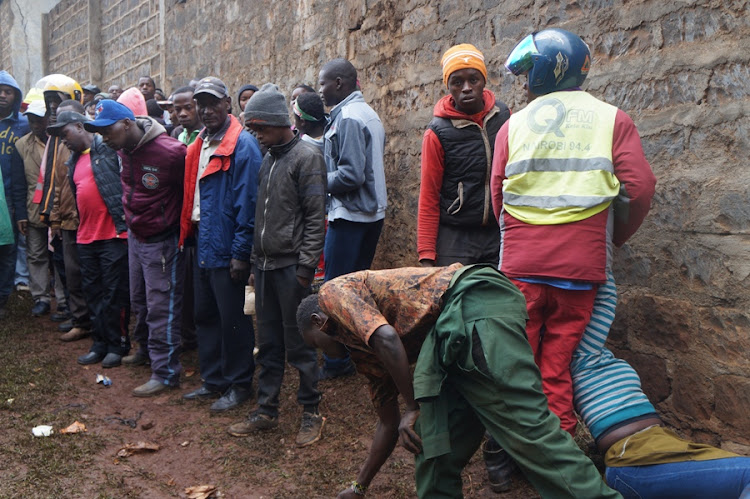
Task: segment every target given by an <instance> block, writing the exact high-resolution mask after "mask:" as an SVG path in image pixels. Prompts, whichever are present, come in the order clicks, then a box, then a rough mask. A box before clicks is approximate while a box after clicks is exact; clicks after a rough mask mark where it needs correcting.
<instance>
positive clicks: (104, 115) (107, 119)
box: [84, 99, 135, 132]
mask: <svg viewBox="0 0 750 499" xmlns="http://www.w3.org/2000/svg"><path fill="white" fill-rule="evenodd" d="M126 119H127V120H131V121H135V115H134V114H133V111H131V110H130V109H128V107H127V106H124V105H122V104H120V103H119V102H117V101H113V100H110V99H104V100H102V101H99V103H98V104H97V105H96V117H95V118H94V121H89V122H88V123H86V124H84V128H85V129H86V130H87V131H89V132H96V131H97V130H98V129H99V128H104V127H108V126H110V125H114V124H115V123H117V122H118V121H120V120H126Z"/></svg>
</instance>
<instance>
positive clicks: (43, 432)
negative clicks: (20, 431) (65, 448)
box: [31, 424, 54, 437]
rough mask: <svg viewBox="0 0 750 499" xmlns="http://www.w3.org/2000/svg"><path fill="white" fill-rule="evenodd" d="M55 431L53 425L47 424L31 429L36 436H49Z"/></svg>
mask: <svg viewBox="0 0 750 499" xmlns="http://www.w3.org/2000/svg"><path fill="white" fill-rule="evenodd" d="M53 433H54V431H52V427H51V426H49V425H46V424H43V425H39V426H35V427H33V428H32V429H31V434H32V435H34V436H35V437H49V436H50V435H52V434H53Z"/></svg>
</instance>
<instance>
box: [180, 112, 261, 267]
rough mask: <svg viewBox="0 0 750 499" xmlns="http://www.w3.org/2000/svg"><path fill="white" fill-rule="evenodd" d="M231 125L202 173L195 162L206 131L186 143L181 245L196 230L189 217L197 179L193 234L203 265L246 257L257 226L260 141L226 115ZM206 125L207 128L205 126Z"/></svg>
mask: <svg viewBox="0 0 750 499" xmlns="http://www.w3.org/2000/svg"><path fill="white" fill-rule="evenodd" d="M229 119H230V120H231V122H230V125H229V128H228V129H227V131H226V134H225V135H224V138H223V139H222V140H221V144H220V145H219V147H218V149H217V150H216V152H215V153H214V154H213V155H212V156H211V159H210V160H209V162H208V166H207V167H206V170H205V171H204V172H203V175H202V177H201V178H200V179H197V176H198V164H199V163H200V153H201V148H202V147H203V138H204V135H205V132H203V131H202V132H201V133H200V134H199V135H198V138H197V139H195V142H193V143H192V144H190V146H188V151H187V156H186V158H185V185H184V190H183V202H182V215H181V217H180V247H182V246H183V245H184V243H185V239H186V238H188V237H190V236H191V235H194V227H193V224H192V223H191V221H190V218H191V215H192V212H193V200H194V198H195V183H196V181H200V210H201V218H200V224H199V229H198V234H197V245H198V264H199V266H200V267H201V268H226V267H229V261H230V260H231V259H232V258H234V259H235V260H242V261H245V262H249V261H250V255H251V253H252V249H253V235H254V231H255V203H256V200H257V196H258V171H259V169H260V163H261V161H262V159H263V158H262V156H261V154H260V147H259V146H258V141H257V140H256V139H255V137H253V136H252V135H250V134H249V133H248V132H246V131H245V130H243V129H242V125H240V123H239V121H237V118H235V117H234V116H232V115H230V116H229ZM204 130H205V129H204Z"/></svg>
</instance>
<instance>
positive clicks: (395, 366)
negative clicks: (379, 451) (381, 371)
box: [370, 324, 422, 454]
mask: <svg viewBox="0 0 750 499" xmlns="http://www.w3.org/2000/svg"><path fill="white" fill-rule="evenodd" d="M370 347H371V348H372V349H373V351H374V352H375V355H377V356H378V359H380V361H381V362H382V363H383V364H384V365H385V368H386V370H387V371H388V373H389V374H390V375H391V378H393V382H394V383H395V384H396V388H398V391H399V393H400V394H401V396H402V397H403V398H404V403H405V404H406V411H405V412H404V415H403V417H402V418H401V424H400V425H399V429H398V431H399V434H400V441H401V445H403V446H404V447H405V448H406V450H408V451H409V452H412V453H414V454H417V453H419V452H420V451H421V448H422V440H421V439H420V438H419V436H418V435H417V434H416V432H415V431H414V423H415V422H416V420H417V418H418V417H419V404H417V402H416V401H415V400H414V384H413V382H412V377H411V372H410V371H409V359H408V357H407V355H406V350H405V349H404V344H403V343H402V342H401V338H400V337H399V336H398V333H397V332H396V330H395V329H393V326H391V325H388V324H386V325H383V326H380V327H379V328H378V329H376V330H375V332H374V333H373V334H372V336H370Z"/></svg>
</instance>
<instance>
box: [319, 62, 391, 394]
mask: <svg viewBox="0 0 750 499" xmlns="http://www.w3.org/2000/svg"><path fill="white" fill-rule="evenodd" d="M318 84H319V85H320V90H319V93H320V96H321V97H322V98H323V102H325V104H326V106H332V109H331V120H330V122H329V124H328V126H327V127H326V132H325V161H326V170H328V193H329V194H330V203H331V204H330V208H329V210H328V232H327V233H326V241H325V248H324V254H325V256H326V263H325V280H326V281H330V280H331V279H333V278H335V277H338V276H340V275H343V274H348V273H350V272H356V271H358V270H366V269H369V268H370V265H371V264H372V259H373V257H374V256H375V248H377V244H378V239H380V232H381V231H382V230H383V219H384V218H385V208H386V205H387V193H386V186H385V171H384V169H383V151H384V149H385V130H384V129H383V124H382V123H381V122H380V118H379V117H378V115H377V113H376V112H375V111H374V110H373V109H372V108H371V107H370V106H369V105H367V103H366V102H365V99H364V97H363V96H362V92H361V91H359V89H358V81H357V70H356V69H355V68H354V66H353V65H352V63H351V62H349V61H347V60H346V59H333V60H332V61H330V62H328V63H326V64H325V65H324V66H323V69H321V70H320V74H319V76H318ZM351 372H353V367H352V364H351V362H350V361H349V354H348V353H347V352H346V351H345V350H344V349H342V351H341V352H340V356H339V357H337V358H333V357H328V356H325V364H324V366H323V370H322V372H321V379H326V378H333V377H336V376H341V375H344V374H349V373H351Z"/></svg>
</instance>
